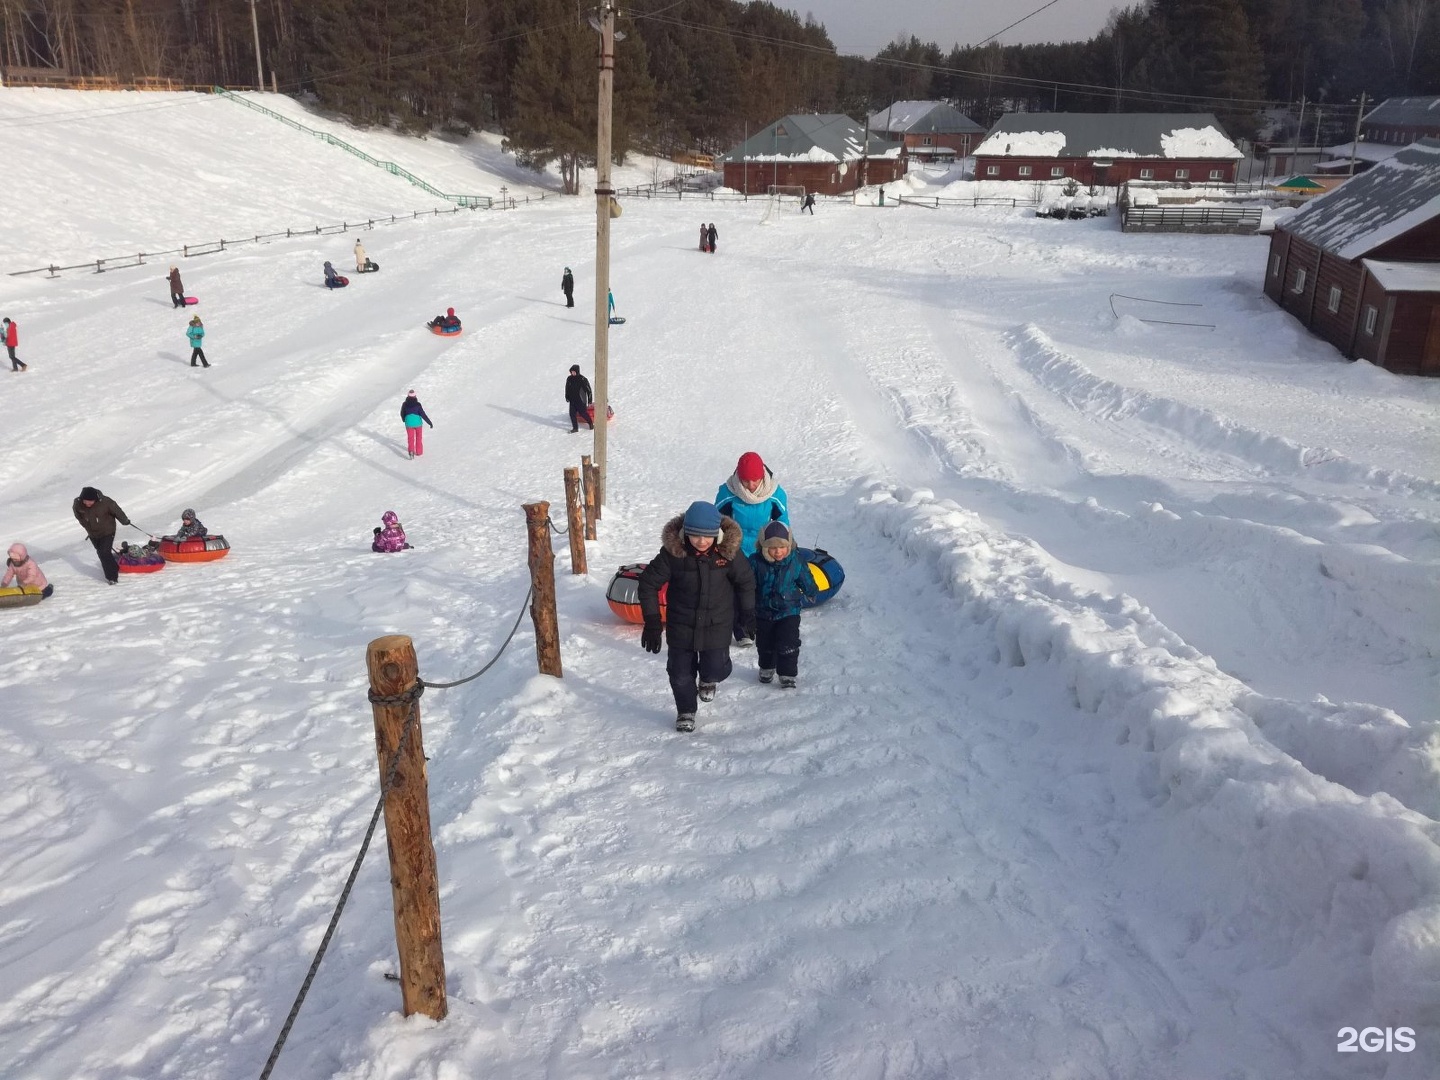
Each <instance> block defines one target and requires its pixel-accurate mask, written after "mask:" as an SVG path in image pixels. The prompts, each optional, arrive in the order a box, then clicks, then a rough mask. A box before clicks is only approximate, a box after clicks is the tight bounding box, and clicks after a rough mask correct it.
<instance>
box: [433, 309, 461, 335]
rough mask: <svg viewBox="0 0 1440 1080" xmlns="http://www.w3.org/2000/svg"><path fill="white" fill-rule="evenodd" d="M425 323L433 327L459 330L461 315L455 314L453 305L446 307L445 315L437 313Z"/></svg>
mask: <svg viewBox="0 0 1440 1080" xmlns="http://www.w3.org/2000/svg"><path fill="white" fill-rule="evenodd" d="M425 325H426V326H428V327H430V328H432V329H436V328H438V329H440V330H459V329H460V316H458V315H456V314H455V309H454V308H453V307H451V308H446V309H445V314H444V315H436V316H435V317H434V318H433V319H431V320H430V321H429V322H428V323H426V324H425Z"/></svg>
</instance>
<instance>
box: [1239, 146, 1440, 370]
mask: <svg viewBox="0 0 1440 1080" xmlns="http://www.w3.org/2000/svg"><path fill="white" fill-rule="evenodd" d="M1265 294H1266V295H1267V296H1269V297H1270V298H1271V299H1272V300H1274V301H1275V302H1276V303H1277V304H1279V305H1280V306H1281V307H1282V308H1284V309H1285V310H1286V311H1288V312H1290V314H1292V315H1294V316H1295V317H1296V318H1297V319H1299V320H1300V321H1301V322H1302V323H1304V324H1305V326H1306V327H1308V328H1309V329H1310V331H1311V332H1312V333H1314V334H1317V335H1318V336H1320V337H1322V338H1324V339H1325V340H1326V341H1328V342H1330V343H1331V344H1333V345H1334V346H1335V347H1336V348H1337V349H1339V350H1340V351H1341V352H1342V353H1343V354H1344V355H1345V356H1347V357H1349V358H1351V359H1361V360H1369V361H1370V362H1371V363H1373V364H1377V365H1379V366H1380V367H1383V368H1388V369H1389V370H1390V371H1395V372H1402V373H1406V374H1420V375H1440V139H1425V140H1422V141H1420V142H1417V143H1415V144H1414V145H1412V146H1407V147H1406V148H1405V149H1403V150H1400V151H1399V152H1398V153H1396V154H1395V156H1394V157H1392V158H1390V159H1389V160H1387V161H1383V162H1380V163H1379V164H1377V165H1376V166H1375V167H1374V168H1372V169H1370V170H1369V171H1367V172H1365V173H1363V174H1362V175H1360V176H1356V177H1354V178H1352V179H1350V180H1347V181H1346V182H1345V183H1343V184H1341V185H1340V186H1339V187H1338V188H1336V189H1335V190H1334V191H1332V192H1330V193H1329V194H1326V195H1322V196H1319V197H1317V198H1315V199H1313V200H1311V201H1310V202H1309V203H1308V204H1306V205H1305V206H1304V207H1303V208H1302V209H1300V210H1299V211H1297V212H1296V213H1295V214H1294V215H1292V216H1291V217H1289V218H1287V219H1285V220H1284V221H1283V222H1281V223H1279V224H1277V225H1276V226H1275V232H1274V233H1273V235H1272V236H1271V238H1270V258H1269V262H1268V264H1267V265H1266V268H1265Z"/></svg>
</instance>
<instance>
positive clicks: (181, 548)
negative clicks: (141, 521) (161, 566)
mask: <svg viewBox="0 0 1440 1080" xmlns="http://www.w3.org/2000/svg"><path fill="white" fill-rule="evenodd" d="M229 554H230V545H229V544H228V543H226V542H225V537H223V536H207V537H205V538H204V539H200V538H198V537H197V538H196V539H194V540H176V539H175V538H174V537H173V536H162V537H161V538H160V557H161V558H162V559H164V560H165V561H166V562H214V561H215V560H216V559H223V558H224V557H225V556H226V555H229Z"/></svg>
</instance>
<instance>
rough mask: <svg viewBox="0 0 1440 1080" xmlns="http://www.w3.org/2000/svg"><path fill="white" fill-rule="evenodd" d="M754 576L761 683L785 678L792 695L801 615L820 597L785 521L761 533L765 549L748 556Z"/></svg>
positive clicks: (784, 686) (783, 681)
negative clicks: (806, 604)
mask: <svg viewBox="0 0 1440 1080" xmlns="http://www.w3.org/2000/svg"><path fill="white" fill-rule="evenodd" d="M749 559H750V569H751V570H752V571H754V573H755V650H756V652H758V653H759V661H760V681H761V682H762V683H768V682H773V681H774V680H775V673H776V672H777V671H778V672H779V673H780V688H781V689H782V690H792V689H794V687H795V677H796V675H798V674H799V669H800V611H801V609H802V608H803V607H804V606H805V602H806V601H807V600H808V601H809V602H810V603H812V604H813V603H815V601H816V600H817V599H818V598H819V596H820V587H819V586H818V585H816V584H815V576H814V575H813V574H812V573H810V564H809V563H807V562H805V561H804V560H802V559H801V558H800V556H799V555H797V554H796V552H795V538H794V537H792V536H791V535H790V527H789V526H788V525H786V524H785V523H784V522H783V521H772V522H770V524H768V525H766V526H765V528H764V529H762V530H761V532H760V544H759V547H758V548H757V550H756V551H755V552H754V553H753V554H751V555H750V556H749Z"/></svg>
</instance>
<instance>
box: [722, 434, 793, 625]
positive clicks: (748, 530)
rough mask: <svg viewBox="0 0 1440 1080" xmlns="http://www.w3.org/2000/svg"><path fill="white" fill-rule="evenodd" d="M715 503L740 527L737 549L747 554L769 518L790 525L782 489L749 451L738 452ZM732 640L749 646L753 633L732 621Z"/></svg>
mask: <svg viewBox="0 0 1440 1080" xmlns="http://www.w3.org/2000/svg"><path fill="white" fill-rule="evenodd" d="M715 506H716V507H717V508H718V509H719V511H720V512H721V513H722V514H726V515H728V516H729V517H731V518H734V519H735V524H736V525H738V526H740V536H741V539H740V551H741V554H743V555H747V556H748V555H749V554H750V553H751V552H752V551H755V550H756V545H757V544H758V543H759V540H760V530H762V529H763V528H765V526H766V525H768V524H770V522H772V521H783V522H784V523H785V524H786V525H789V524H790V507H789V500H788V498H787V497H786V495H785V489H784V488H783V487H781V486H780V485H779V484H777V483H776V482H775V474H774V473H773V472H771V471H770V468H769V466H767V465H766V464H765V462H764V461H762V460H761V458H760V455H759V454H757V453H755V452H754V451H753V450H750V451H747V452H746V453H743V454H741V455H740V460H739V461H737V462H736V463H735V471H734V472H733V473H731V474H730V479H728V480H726V481H725V483H723V484H721V485H720V490H719V491H717V492H716V493H715ZM735 640H736V641H737V642H738V643H739V644H740V645H749V644H750V643H751V641H753V640H754V635H753V634H751V635H750V636H749V637H746V636H745V635H743V634H742V633H741V629H740V624H739V623H736V624H735Z"/></svg>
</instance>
